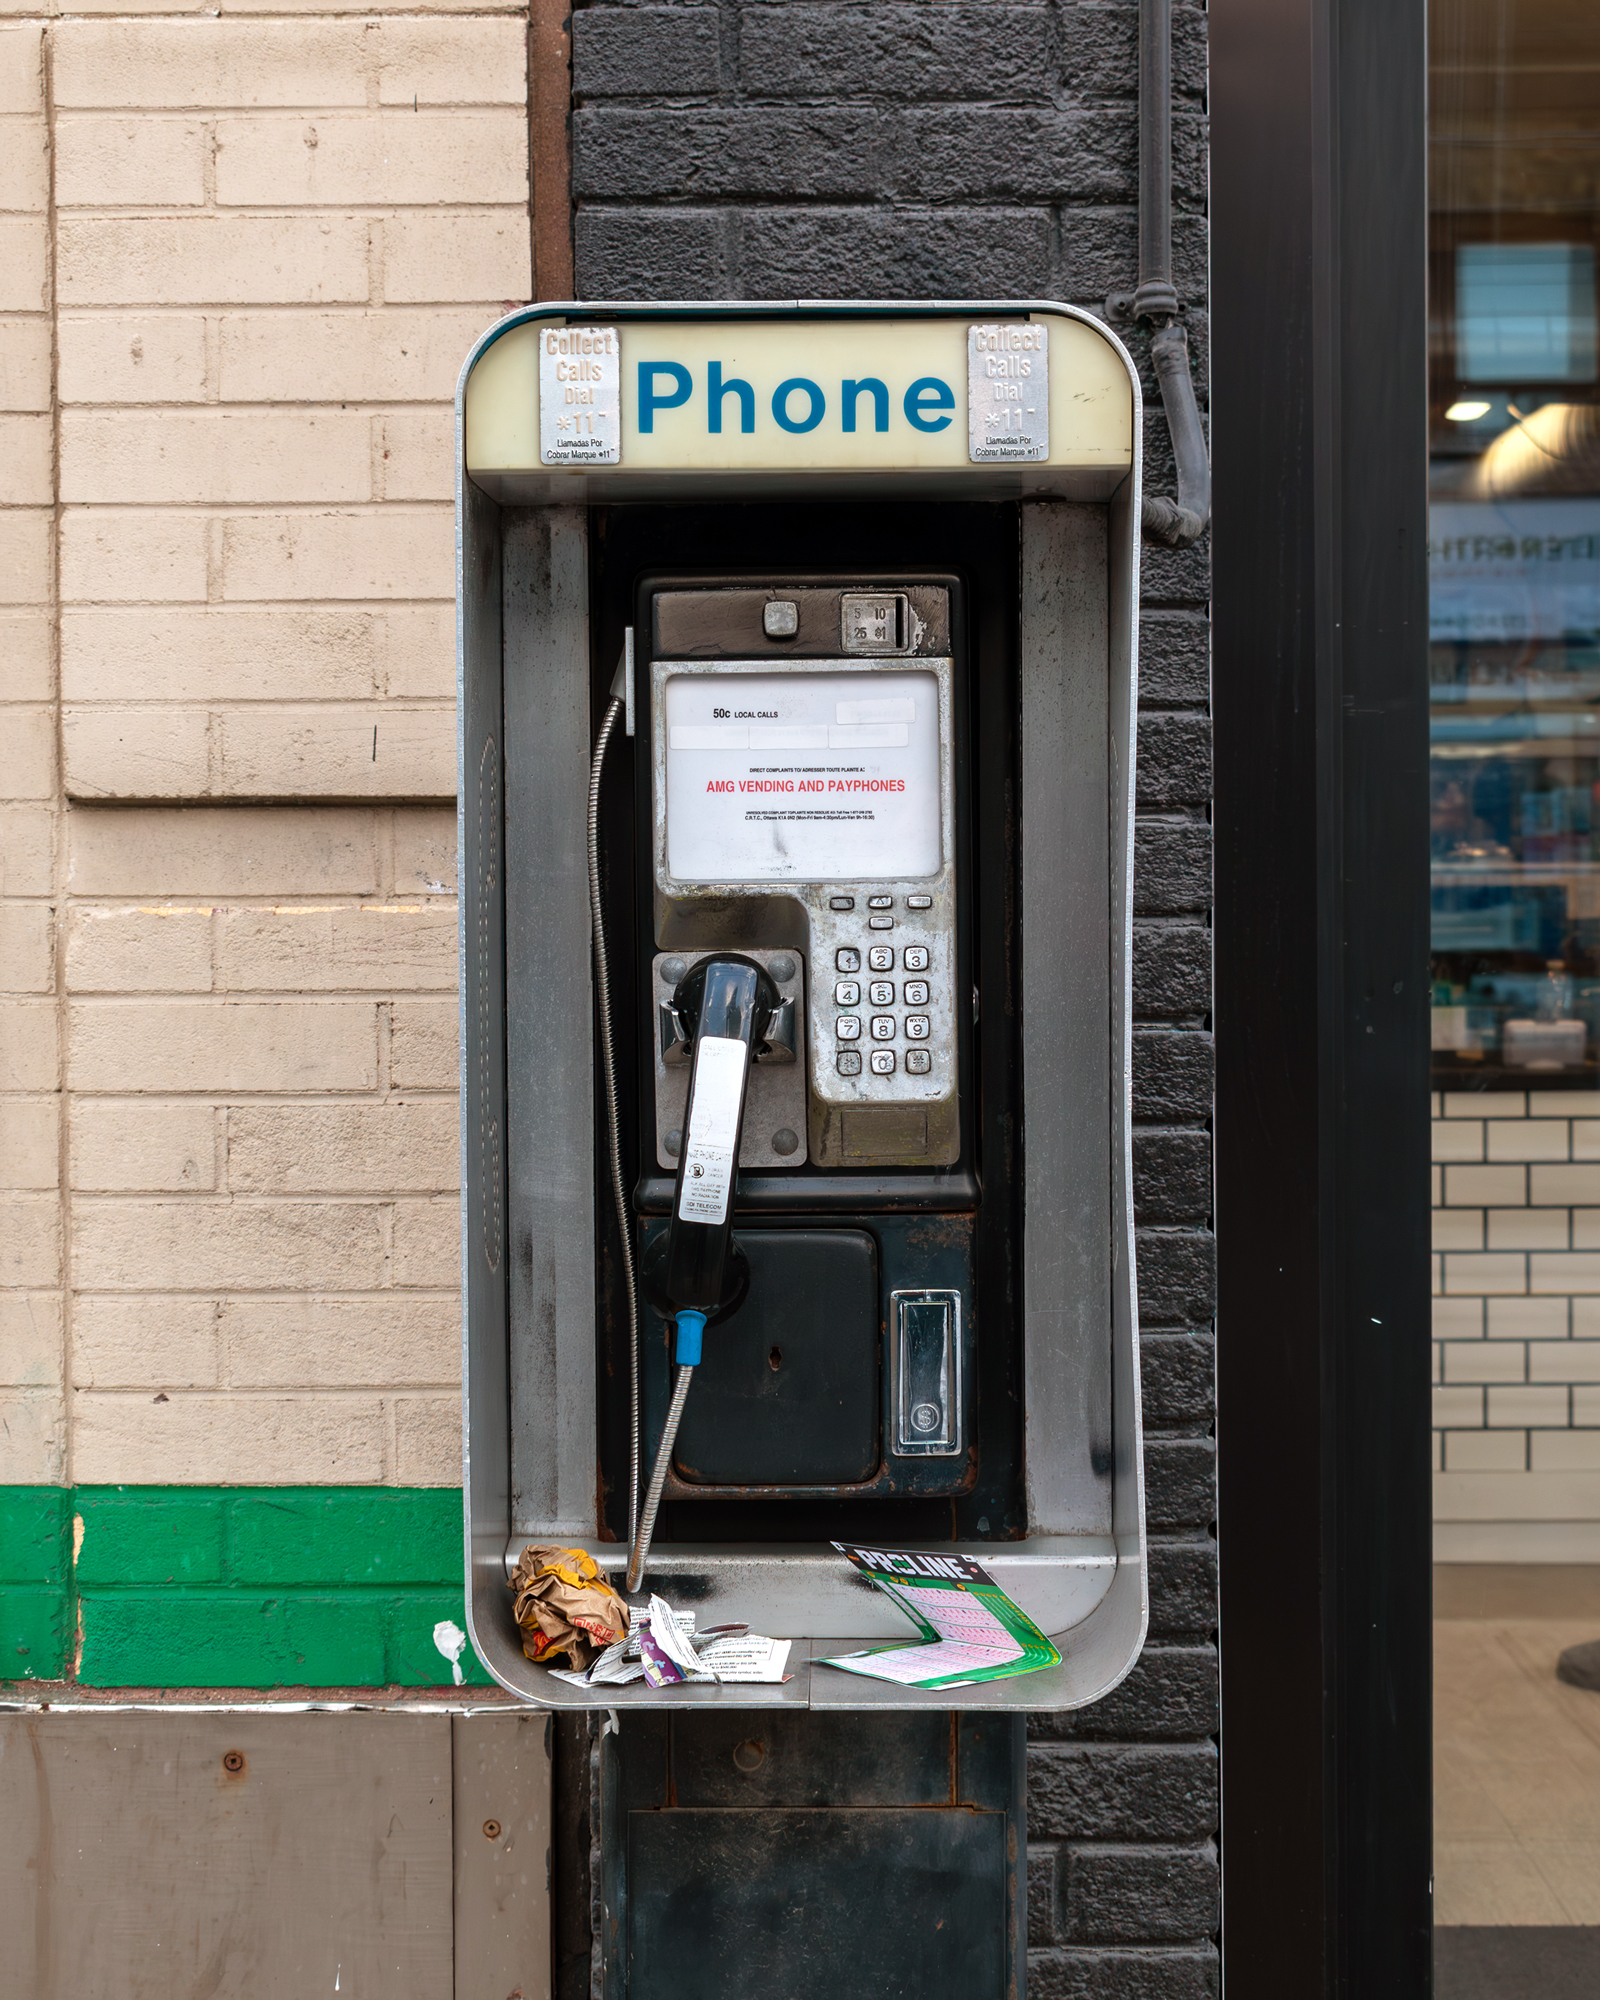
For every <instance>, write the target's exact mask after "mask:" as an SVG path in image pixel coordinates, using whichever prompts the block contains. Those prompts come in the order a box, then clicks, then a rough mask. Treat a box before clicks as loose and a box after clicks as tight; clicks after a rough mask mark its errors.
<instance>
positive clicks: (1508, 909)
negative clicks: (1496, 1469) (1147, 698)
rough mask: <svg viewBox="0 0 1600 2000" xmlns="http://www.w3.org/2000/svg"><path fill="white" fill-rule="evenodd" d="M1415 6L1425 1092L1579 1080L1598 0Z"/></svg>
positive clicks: (1593, 877) (1595, 937)
mask: <svg viewBox="0 0 1600 2000" xmlns="http://www.w3.org/2000/svg"><path fill="white" fill-rule="evenodd" d="M1434 18H1435V28H1434V44H1435V46H1434V77H1433V84H1434V94H1433V132H1432V141H1433V143H1432V148H1431V169H1432V196H1431V206H1432V232H1431V234H1432V244H1431V253H1432V256H1431V261H1432V272H1431V278H1432V283H1431V288H1430V289H1431V301H1430V304H1431V315H1430V316H1431V343H1430V344H1431V364H1432V365H1431V377H1432V379H1431V385H1430V387H1431V405H1432V407H1431V418H1432V477H1431V492H1432V521H1431V534H1430V543H1431V546H1430V552H1429V553H1430V569H1431V576H1432V608H1431V620H1430V627H1431V629H1430V640H1431V667H1432V672H1431V679H1432V703H1433V730H1432V735H1433V937H1432V946H1433V1068H1434V1078H1435V1087H1436V1088H1438V1089H1442V1090H1452V1091H1457V1090H1473V1091H1476V1090H1484V1091H1500V1090H1514V1091H1527V1090H1532V1091H1550V1090H1570V1089H1573V1088H1575V1087H1576V1088H1583V1089H1587V1088H1591V1087H1593V1085H1594V1083H1595V1081H1596V1078H1597V1076H1600V392H1597V387H1596V337H1595V329H1596V317H1597V313H1596V289H1595V276H1596V273H1595V263H1596V258H1595V248H1596V238H1597V206H1600V89H1597V86H1600V69H1597V68H1596V63H1597V62H1600V10H1597V9H1595V8H1592V7H1583V6H1577V5H1572V4H1566V5H1561V4H1556V5H1549V4H1545V5H1538V6H1535V5H1528V4H1523V5H1520V6H1519V5H1517V4H1515V0H1499V3H1498V4H1488V5H1486V4H1483V0H1478V4H1473V0H1444V4H1442V5H1441V6H1439V7H1438V8H1437V9H1436V10H1435V17H1434ZM1597 1240H1600V1239H1597Z"/></svg>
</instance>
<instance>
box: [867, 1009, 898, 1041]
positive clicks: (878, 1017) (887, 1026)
mask: <svg viewBox="0 0 1600 2000" xmlns="http://www.w3.org/2000/svg"><path fill="white" fill-rule="evenodd" d="M872 1039H873V1040H874V1041H875V1042H892V1041H893V1040H894V1016H893V1015H892V1014H874V1015H873V1017H872Z"/></svg>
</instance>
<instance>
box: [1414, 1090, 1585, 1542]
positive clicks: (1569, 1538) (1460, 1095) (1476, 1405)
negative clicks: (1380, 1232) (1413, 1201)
mask: <svg viewBox="0 0 1600 2000" xmlns="http://www.w3.org/2000/svg"><path fill="white" fill-rule="evenodd" d="M1597 1108H1600V1107H1597V1104H1596V1099H1595V1097H1594V1096H1593V1095H1592V1094H1590V1093H1588V1092H1582V1091H1556V1090H1550V1091H1529V1092H1521V1091H1507V1092H1502V1091H1494V1092H1483V1093H1464V1092H1450V1093H1447V1094H1445V1096H1444V1097H1443V1098H1442V1100H1441V1099H1440V1098H1439V1097H1437V1096H1436V1097H1435V1098H1434V1117H1433V1157H1434V1160H1435V1162H1436V1165H1435V1167H1434V1194H1433V1201H1434V1208H1433V1247H1434V1251H1435V1253H1436V1254H1435V1257H1434V1299H1433V1346H1434V1365H1433V1381H1434V1390H1433V1397H1434V1403H1433V1423H1434V1470H1435V1474H1436V1477H1435V1481H1434V1491H1435V1507H1434V1514H1435V1520H1436V1521H1437V1522H1439V1523H1441V1524H1444V1525H1443V1527H1442V1529H1441V1533H1442V1535H1443V1541H1442V1543H1441V1548H1442V1551H1443V1552H1444V1553H1445V1554H1446V1555H1454V1556H1455V1557H1457V1558H1458V1559H1472V1558H1473V1557H1477V1558H1478V1559H1480V1560H1492V1559H1495V1558H1496V1557H1497V1556H1499V1557H1520V1558H1522V1559H1538V1558H1539V1557H1540V1556H1541V1555H1543V1556H1545V1557H1546V1558H1547V1559H1559V1558H1561V1557H1562V1556H1566V1557H1569V1558H1570V1557H1571V1556H1573V1555H1574V1553H1576V1552H1581V1551H1582V1550H1584V1549H1587V1547H1588V1546H1589V1543H1588V1542H1587V1541H1586V1540H1584V1539H1582V1538H1583V1537H1584V1536H1585V1535H1587V1534H1588V1533H1589V1532H1590V1531H1591V1524H1593V1532H1594V1533H1595V1535H1596V1540H1597V1545H1600V1477H1590V1478H1587V1479H1583V1478H1578V1479H1575V1478H1574V1477H1573V1475H1600V1117H1597V1116H1596V1115H1595V1114H1596V1111H1597ZM1542 1526H1543V1527H1544V1528H1545V1529H1546V1530H1547V1532H1546V1533H1545V1535H1544V1539H1543V1540H1541V1527H1542ZM1575 1536H1576V1537H1578V1538H1579V1539H1576V1540H1575V1539H1574V1537H1575ZM1546 1542H1547V1543H1548V1546H1545V1543H1546Z"/></svg>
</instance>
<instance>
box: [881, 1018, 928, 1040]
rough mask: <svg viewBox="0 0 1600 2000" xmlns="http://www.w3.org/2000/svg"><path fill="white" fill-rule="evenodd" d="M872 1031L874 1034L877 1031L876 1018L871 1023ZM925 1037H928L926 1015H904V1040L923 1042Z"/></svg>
mask: <svg viewBox="0 0 1600 2000" xmlns="http://www.w3.org/2000/svg"><path fill="white" fill-rule="evenodd" d="M872 1032H873V1033H874V1034H876V1033H877V1032H878V1023H877V1021H876V1020H874V1021H873V1023H872ZM927 1039H928V1017H927V1015H926V1014H908V1015H907V1016H906V1040H907V1041H908V1042H925V1041H926V1040H927Z"/></svg>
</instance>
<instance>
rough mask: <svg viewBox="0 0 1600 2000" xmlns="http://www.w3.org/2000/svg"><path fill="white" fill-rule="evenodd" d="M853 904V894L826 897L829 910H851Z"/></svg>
mask: <svg viewBox="0 0 1600 2000" xmlns="http://www.w3.org/2000/svg"><path fill="white" fill-rule="evenodd" d="M855 906H856V899H855V897H854V896H830V897H829V898H828V908H829V909H830V910H853V909H854V908H855Z"/></svg>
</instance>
